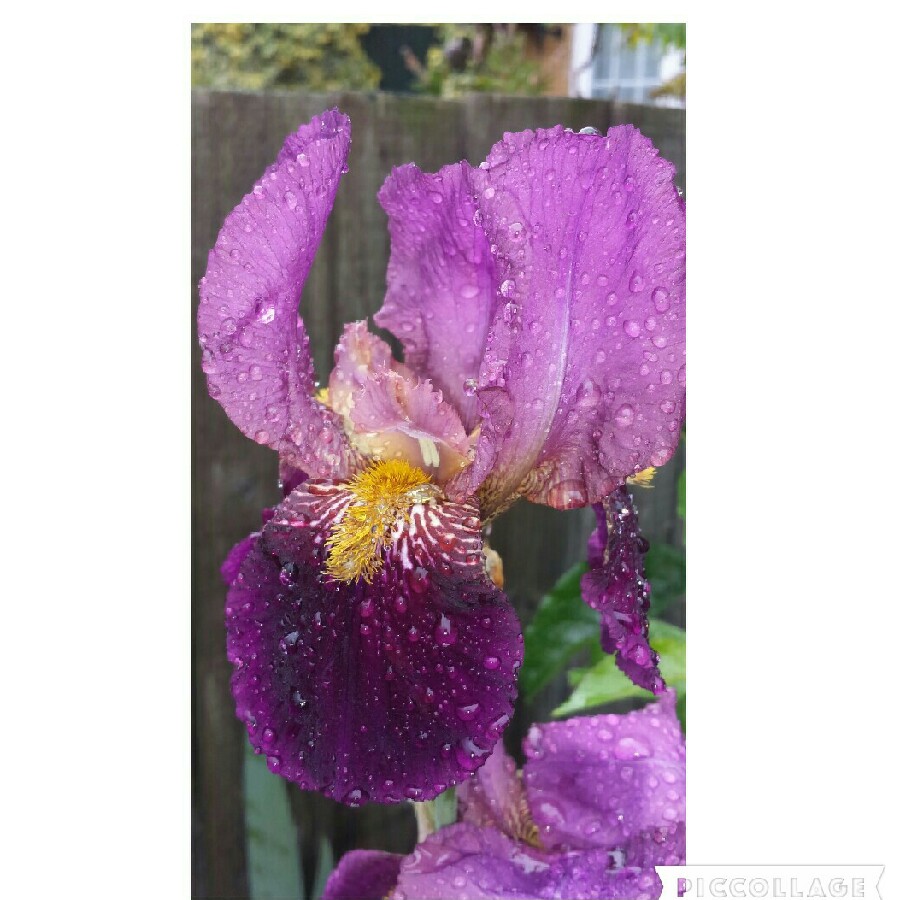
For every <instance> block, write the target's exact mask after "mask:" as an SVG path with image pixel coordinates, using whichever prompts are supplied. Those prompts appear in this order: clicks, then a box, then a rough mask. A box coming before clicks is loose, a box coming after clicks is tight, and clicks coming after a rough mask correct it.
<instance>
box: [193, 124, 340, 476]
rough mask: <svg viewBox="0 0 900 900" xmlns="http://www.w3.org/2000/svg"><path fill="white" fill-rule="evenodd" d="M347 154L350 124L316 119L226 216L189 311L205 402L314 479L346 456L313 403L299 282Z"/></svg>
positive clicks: (332, 424)
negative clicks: (194, 311)
mask: <svg viewBox="0 0 900 900" xmlns="http://www.w3.org/2000/svg"><path fill="white" fill-rule="evenodd" d="M349 150H350V120H349V119H348V118H347V117H346V116H344V115H342V114H341V113H339V112H338V111H337V110H329V111H328V112H325V113H323V114H322V115H320V116H316V117H315V118H314V119H313V120H312V121H311V122H310V123H309V124H307V125H303V126H301V127H300V128H299V129H298V130H297V131H296V132H295V133H294V134H292V135H290V136H289V137H288V138H287V139H286V140H285V142H284V146H283V147H282V149H281V152H280V153H279V154H278V158H277V160H276V161H275V162H274V163H273V164H272V165H271V166H269V168H268V169H266V171H265V173H264V174H263V176H262V178H260V179H259V181H257V183H256V185H255V186H254V188H253V190H252V191H251V192H250V193H249V194H247V196H246V197H244V199H243V200H242V201H241V202H240V203H239V204H238V205H237V206H236V207H235V208H234V210H233V211H232V212H231V213H230V214H229V216H228V218H227V219H226V220H225V224H224V225H223V226H222V230H221V231H220V232H219V237H218V239H217V240H216V245H215V247H213V249H212V250H211V251H210V254H209V263H208V266H207V270H206V275H205V276H204V277H203V279H202V280H201V282H200V307H199V311H198V315H197V324H198V331H199V336H200V344H201V346H202V347H203V360H202V364H203V371H204V372H206V375H207V381H208V385H209V393H210V396H212V397H214V398H215V399H216V400H218V401H219V403H221V404H222V406H223V408H224V409H225V411H226V412H227V413H228V415H229V416H230V417H231V420H232V421H233V422H234V423H235V424H236V425H237V426H238V427H239V428H240V429H241V431H242V432H243V433H244V434H246V435H247V436H248V437H252V438H253V439H254V440H256V441H257V442H258V443H260V444H266V445H267V446H269V447H273V448H275V449H277V450H278V451H279V453H280V454H281V455H282V456H283V457H284V458H285V459H286V460H287V461H288V462H290V463H291V464H292V465H294V466H296V467H299V468H301V469H303V470H304V471H305V472H308V473H310V474H311V475H314V476H317V477H335V478H343V477H346V476H347V475H348V474H349V473H350V471H351V470H352V468H353V465H354V455H353V453H352V451H351V450H350V448H349V445H348V444H347V441H346V438H345V436H344V433H343V430H342V428H341V425H340V421H339V419H338V418H337V417H336V416H335V415H334V414H333V413H332V412H331V411H330V410H329V409H327V408H326V407H324V406H322V404H320V403H318V402H316V400H315V399H314V397H313V392H314V376H313V369H312V358H311V356H310V353H309V346H308V344H309V339H308V337H307V335H306V332H305V330H304V327H303V323H302V321H301V320H299V319H298V317H297V306H298V301H299V297H300V292H301V290H302V288H303V283H304V282H305V280H306V276H307V274H308V273H309V269H310V266H311V265H312V261H313V257H314V256H315V253H316V248H317V247H318V245H319V241H320V240H321V238H322V233H323V231H324V229H325V221H326V219H327V218H328V214H329V213H330V212H331V207H332V205H333V203H334V196H335V192H336V191H337V187H338V182H339V181H340V177H341V172H342V170H343V169H344V167H345V166H346V162H347V154H348V153H349Z"/></svg>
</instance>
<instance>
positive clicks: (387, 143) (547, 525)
mask: <svg viewBox="0 0 900 900" xmlns="http://www.w3.org/2000/svg"><path fill="white" fill-rule="evenodd" d="M333 105H338V106H340V108H341V109H342V110H344V111H345V112H347V113H348V114H349V115H350V117H351V120H352V123H353V145H352V150H351V155H350V170H349V172H348V173H347V175H345V176H344V178H343V181H342V184H341V187H340V190H339V192H338V197H337V201H336V203H335V208H334V211H333V214H332V216H331V218H330V220H329V223H328V226H327V228H326V231H325V235H324V237H323V241H322V245H321V247H320V249H319V253H318V255H317V258H316V261H315V263H314V264H313V268H312V271H311V273H310V277H309V279H308V281H307V284H306V287H305V289H304V293H303V298H302V302H301V311H302V314H303V317H304V321H305V322H306V324H307V328H308V330H309V333H310V337H311V342H312V350H313V355H314V360H315V365H316V372H317V376H318V378H319V379H320V380H321V381H325V380H326V379H327V377H328V373H329V371H330V367H331V364H332V358H333V357H332V354H333V348H334V344H335V342H336V341H337V339H338V338H339V337H340V334H341V332H342V330H343V326H344V324H345V323H346V322H349V321H353V320H355V319H359V318H365V317H369V316H371V315H372V314H373V313H374V312H375V311H376V310H377V309H378V308H379V306H380V305H381V302H382V299H383V296H384V287H385V269H386V265H387V259H388V253H389V249H390V248H389V244H388V236H387V229H386V217H385V215H384V213H383V211H382V210H381V207H380V206H379V204H378V201H377V192H378V189H379V188H380V186H381V184H382V182H383V181H384V178H385V177H386V176H387V175H388V173H389V172H390V170H391V168H392V167H394V166H397V165H402V164H403V163H406V162H416V163H417V164H418V165H419V166H420V167H421V168H423V169H424V170H426V171H434V170H436V169H438V168H439V167H440V166H442V165H445V164H449V163H453V162H456V161H458V160H460V159H468V160H469V161H470V162H472V163H473V164H476V165H477V164H478V163H479V162H480V161H481V160H482V159H483V158H484V157H485V156H486V155H487V152H488V151H489V149H490V147H491V146H492V145H493V144H494V143H495V142H496V141H497V140H499V139H500V138H501V137H502V134H503V132H504V131H519V130H522V129H525V128H536V127H549V126H552V125H555V124H563V125H565V126H567V127H571V128H573V129H575V130H578V129H579V128H582V127H584V126H586V125H591V126H593V127H595V128H598V129H600V130H605V129H606V128H607V127H609V125H611V124H615V123H617V122H622V121H626V120H627V121H632V122H634V124H636V125H638V127H640V128H641V130H642V131H644V132H645V133H646V134H648V135H649V136H650V137H651V138H653V140H654V141H655V143H656V144H657V146H659V147H660V148H661V152H662V153H663V155H665V156H668V158H670V159H672V160H673V161H674V162H675V164H676V166H677V168H678V178H679V184H680V185H681V186H682V187H683V186H684V172H685V169H684V113H683V111H673V110H665V109H656V108H648V107H633V106H625V105H617V104H611V103H609V102H606V101H591V100H575V99H567V98H521V97H516V98H513V97H501V96H485V95H477V96H470V97H468V98H465V99H460V100H436V99H433V98H427V97H409V96H397V95H388V94H330V95H309V94H302V93H299V92H273V93H268V94H241V93H228V92H205V91H195V92H194V95H193V130H192V134H193V156H192V166H193V169H192V171H193V184H192V197H193V213H192V232H193V233H192V275H191V278H192V283H191V300H192V310H193V311H194V313H195V312H196V304H197V300H198V297H197V291H196V285H197V282H198V281H199V279H200V277H201V275H202V274H203V272H204V270H205V267H206V255H207V253H208V251H209V249H210V248H211V247H212V245H213V243H214V242H215V237H216V234H217V232H218V229H219V227H220V226H221V224H222V221H223V220H224V218H225V216H226V215H227V214H228V212H229V211H230V210H231V208H232V207H233V206H234V205H235V204H236V203H237V202H238V201H239V200H240V198H241V197H242V196H243V194H245V193H246V192H247V191H248V190H250V188H251V186H252V184H253V182H254V181H255V180H256V178H258V177H259V175H260V174H261V173H262V171H263V170H264V168H265V167H266V165H268V164H269V163H270V162H271V161H272V159H274V158H275V155H276V154H277V152H278V149H279V147H280V146H281V142H282V140H283V139H284V137H285V135H286V134H288V133H289V132H290V131H292V130H294V129H295V128H296V127H297V126H298V125H299V124H301V123H302V122H305V121H308V120H309V118H311V116H312V115H314V114H316V113H317V112H320V111H321V110H323V109H326V108H327V107H329V106H333ZM191 340H192V344H193V345H194V367H193V383H192V402H193V413H194V426H193V469H194V479H193V498H192V517H193V545H194V546H193V614H192V625H193V653H194V670H193V671H194V684H193V692H194V693H193V739H194V746H193V761H194V796H193V800H194V808H195V810H196V817H197V820H198V829H197V830H198V832H199V841H198V842H197V844H196V847H195V870H196V874H195V883H194V895H195V896H197V897H210V898H225V897H246V896H248V883H247V873H246V851H245V840H246V836H245V833H244V802H245V800H244V784H243V778H242V771H243V758H244V745H245V741H246V737H245V735H244V732H243V728H242V726H241V725H240V724H239V723H238V722H237V719H236V718H235V716H234V710H233V704H232V700H231V695H230V690H229V678H230V667H229V665H228V663H227V661H226V659H225V632H224V622H223V618H224V616H223V605H224V588H223V586H222V584H221V582H220V580H219V575H218V567H219V565H220V564H221V561H222V559H223V558H224V556H225V554H226V553H227V551H228V549H229V548H230V547H231V545H232V544H233V543H234V542H235V541H237V540H239V539H240V538H242V537H244V536H245V535H246V534H247V533H248V532H250V531H252V530H254V529H256V528H257V527H258V524H259V512H260V510H261V509H262V508H263V507H264V506H266V505H271V504H272V503H274V502H276V501H277V499H278V491H277V487H276V468H277V466H276V461H275V459H274V458H273V457H274V454H272V453H271V451H269V450H267V449H266V448H263V447H259V446H257V445H255V444H254V443H253V442H252V441H248V440H246V439H245V438H244V437H243V436H242V435H241V434H240V432H239V431H238V430H237V429H236V428H235V427H234V426H233V425H231V423H230V422H229V421H228V419H227V417H226V416H225V414H224V413H223V412H222V410H221V409H220V407H219V406H218V404H216V403H215V402H214V401H212V400H211V399H210V398H209V396H208V395H207V393H206V384H205V379H204V377H203V374H202V372H201V370H200V366H199V351H198V349H197V346H196V337H195V334H194V331H193V325H192V337H191ZM394 345H395V346H396V342H394ZM682 467H683V451H679V453H678V454H677V456H676V458H675V460H673V462H672V463H670V464H669V466H667V467H666V468H665V469H664V470H663V472H662V473H661V474H660V476H659V479H658V482H657V487H656V488H655V489H654V490H653V491H647V492H643V493H641V494H640V495H639V497H638V503H639V508H640V513H641V523H642V526H643V528H644V530H645V532H646V533H647V535H648V537H650V538H651V539H671V537H672V535H673V533H674V530H675V527H676V520H675V483H676V480H677V476H678V472H679V471H680V469H681V468H682ZM592 527H593V515H592V513H591V511H590V510H580V511H576V512H568V513H563V512H557V511H554V510H551V509H547V508H545V507H539V506H534V505H531V504H526V503H519V504H517V505H516V507H515V508H514V512H512V513H511V514H507V515H505V516H502V517H500V519H499V520H498V521H497V522H496V523H495V525H494V528H493V531H492V534H491V538H490V540H491V543H492V545H493V546H494V547H495V548H496V549H497V550H498V551H499V552H500V553H501V555H502V556H503V558H504V560H505V561H506V576H507V590H508V593H509V595H510V597H511V599H512V601H513V603H514V604H515V606H516V608H517V610H518V612H519V614H520V616H521V618H522V620H523V621H528V619H529V618H530V616H531V614H532V613H533V610H534V608H535V606H536V604H537V602H538V601H539V599H540V597H541V596H542V595H543V594H544V593H545V592H546V591H547V590H548V589H549V588H550V587H551V586H552V584H553V583H554V581H555V580H556V578H557V577H558V576H559V575H560V574H561V573H562V572H563V571H564V570H565V569H566V568H568V567H569V566H571V565H572V564H573V563H575V562H576V561H578V560H579V559H582V558H583V557H584V552H585V543H586V540H587V536H588V534H589V532H590V530H591V528H592ZM563 691H564V683H563V682H562V681H560V682H559V683H558V684H557V685H556V686H555V687H552V688H551V689H550V690H548V691H545V692H544V693H543V694H542V695H541V697H540V698H537V699H536V702H535V703H534V704H532V705H530V706H526V705H525V704H524V702H522V703H520V705H519V706H520V708H519V710H518V712H517V715H516V717H515V718H514V720H513V722H512V723H511V724H510V727H509V728H508V729H507V735H506V742H507V746H508V747H509V748H510V749H516V748H517V745H518V744H519V743H520V740H521V737H522V734H523V732H524V729H525V728H526V727H527V724H528V723H529V722H530V721H532V720H534V719H538V718H545V717H546V716H547V714H548V713H549V711H550V709H551V708H552V707H553V706H554V705H555V704H556V703H557V702H559V700H560V699H562V693H563ZM271 777H272V778H276V777H277V776H274V775H272V776H271ZM288 796H289V800H290V808H291V812H292V816H293V819H294V826H295V829H296V834H295V835H293V838H292V839H293V840H296V842H297V846H298V850H299V853H300V856H301V862H302V866H301V868H302V872H303V876H304V880H305V882H306V884H305V888H306V891H307V892H308V891H309V890H310V888H311V887H312V879H313V878H314V876H315V869H316V861H317V858H318V856H319V852H320V847H321V839H322V837H323V836H324V837H325V838H327V839H328V840H329V841H330V842H331V844H332V846H333V849H334V854H335V857H336V858H337V857H339V856H340V855H341V854H342V853H343V852H345V851H346V850H348V849H351V848H352V847H355V846H362V847H371V848H378V849H385V850H394V851H400V852H406V851H408V850H409V849H410V848H411V847H412V844H413V841H414V838H415V825H414V822H413V819H412V815H411V812H410V810H409V809H408V808H407V807H406V806H405V805H398V806H394V807H385V806H375V805H370V806H367V807H363V808H362V809H358V810H351V809H348V808H346V807H343V806H341V805H340V804H337V803H334V802H333V801H330V800H327V799H325V798H323V797H320V796H319V795H316V794H310V793H307V792H304V791H300V790H298V789H296V788H295V787H294V786H293V785H291V786H290V789H289V791H288Z"/></svg>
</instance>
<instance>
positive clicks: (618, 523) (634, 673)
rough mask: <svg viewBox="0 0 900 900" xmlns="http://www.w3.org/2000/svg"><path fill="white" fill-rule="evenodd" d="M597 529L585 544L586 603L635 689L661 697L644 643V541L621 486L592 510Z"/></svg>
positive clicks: (655, 657)
mask: <svg viewBox="0 0 900 900" xmlns="http://www.w3.org/2000/svg"><path fill="white" fill-rule="evenodd" d="M594 512H595V513H596V514H597V529H596V531H594V532H593V533H592V534H591V536H590V538H589V539H588V570H587V572H585V574H584V576H583V577H582V579H581V595H582V597H584V600H585V602H586V603H587V604H588V605H589V606H592V607H593V608H594V609H596V610H599V611H600V642H601V644H602V645H603V649H604V650H605V651H606V652H607V653H615V654H616V665H617V666H618V667H619V668H620V669H621V670H622V671H623V672H624V673H625V674H626V675H627V676H628V677H629V678H630V679H631V680H632V681H633V682H634V683H635V684H636V685H638V686H639V687H642V688H645V689H646V690H648V691H652V692H653V693H654V694H659V693H662V692H663V691H664V690H665V688H666V684H665V681H663V678H662V676H661V675H660V673H659V665H658V664H659V656H658V655H657V654H656V653H655V652H654V650H653V649H652V648H651V646H650V643H649V640H648V632H649V623H648V620H647V611H648V610H649V608H650V586H649V584H648V583H647V581H646V580H645V579H644V554H645V553H646V552H647V546H648V545H647V541H646V540H645V539H644V538H643V537H642V536H641V532H640V529H639V528H638V519H637V510H635V508H634V501H633V500H632V497H631V494H630V493H629V492H628V489H627V488H625V487H620V488H618V489H617V490H615V491H614V492H613V493H612V494H610V495H609V496H608V497H607V498H606V499H604V500H603V502H602V503H598V504H597V505H596V506H595V507H594Z"/></svg>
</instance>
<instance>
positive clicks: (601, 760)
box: [524, 692, 685, 865]
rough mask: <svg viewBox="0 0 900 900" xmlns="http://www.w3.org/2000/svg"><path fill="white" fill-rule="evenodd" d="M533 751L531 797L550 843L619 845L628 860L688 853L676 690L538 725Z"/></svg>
mask: <svg viewBox="0 0 900 900" xmlns="http://www.w3.org/2000/svg"><path fill="white" fill-rule="evenodd" d="M525 755H526V757H527V762H526V764H525V767H524V779H525V791H526V794H527V796H528V804H529V808H530V809H531V814H532V816H533V818H534V820H535V823H536V824H537V825H538V827H539V833H540V839H541V842H542V844H543V845H544V846H545V847H547V848H548V849H557V850H566V849H584V848H588V847H595V848H603V849H607V850H617V851H620V852H621V853H622V854H623V856H624V862H625V865H632V864H637V865H651V864H652V865H661V864H662V861H663V860H664V859H670V858H673V857H676V856H678V854H679V853H683V848H684V833H683V823H684V821H685V747H684V738H683V737H682V735H681V728H680V726H679V723H678V718H677V716H676V715H675V695H674V693H672V692H667V693H666V694H664V695H663V696H662V698H661V699H660V701H659V702H658V703H651V704H649V705H648V706H645V707H644V708H643V709H639V710H637V711H635V712H631V713H628V714H627V715H599V716H587V717H579V718H574V719H568V720H566V721H564V722H551V723H548V724H544V725H534V726H532V728H531V730H530V731H529V733H528V737H527V739H526V741H525ZM679 829H681V830H679ZM629 857H631V858H629Z"/></svg>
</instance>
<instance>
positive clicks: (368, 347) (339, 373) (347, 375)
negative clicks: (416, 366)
mask: <svg viewBox="0 0 900 900" xmlns="http://www.w3.org/2000/svg"><path fill="white" fill-rule="evenodd" d="M393 369H400V370H406V366H404V365H403V364H402V363H398V362H397V361H396V360H395V359H394V358H393V356H391V348H390V347H389V346H388V345H387V343H385V341H383V340H382V339H381V338H380V337H378V335H377V334H372V333H370V331H369V329H368V326H367V325H366V323H365V322H364V321H363V322H349V323H348V324H347V325H345V326H344V333H343V334H342V335H341V339H340V340H339V341H338V344H337V346H336V347H335V348H334V368H333V369H332V370H331V376H330V378H329V379H328V395H329V396H328V402H329V404H330V406H331V408H332V409H333V410H334V411H335V412H338V413H340V414H341V415H342V416H346V415H348V414H349V413H350V410H352V409H353V404H354V401H355V399H356V397H357V396H358V395H359V394H360V393H361V392H362V390H363V389H364V388H365V386H366V384H368V382H369V381H370V380H371V379H372V378H374V377H376V376H377V375H382V374H384V373H385V372H390V371H392V370H393Z"/></svg>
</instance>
